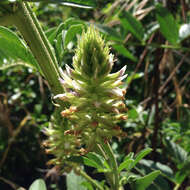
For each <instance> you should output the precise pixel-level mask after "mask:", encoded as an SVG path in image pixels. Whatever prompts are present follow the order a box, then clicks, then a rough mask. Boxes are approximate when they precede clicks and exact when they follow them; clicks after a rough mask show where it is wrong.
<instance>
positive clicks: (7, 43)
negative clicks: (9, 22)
mask: <svg viewBox="0 0 190 190" xmlns="http://www.w3.org/2000/svg"><path fill="white" fill-rule="evenodd" d="M16 65H24V66H27V67H31V68H33V69H36V70H38V71H40V68H39V66H38V64H37V62H36V60H35V58H34V57H33V55H32V53H31V52H30V50H29V49H28V47H27V46H26V45H25V44H24V43H23V41H22V40H21V39H20V38H19V37H18V36H17V35H16V34H15V33H14V32H12V31H11V30H9V29H8V28H6V27H3V26H0V69H6V68H9V67H11V66H16Z"/></svg>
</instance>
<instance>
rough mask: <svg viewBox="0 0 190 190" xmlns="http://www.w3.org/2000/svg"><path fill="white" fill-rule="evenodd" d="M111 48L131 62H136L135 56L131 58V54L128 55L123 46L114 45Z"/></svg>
mask: <svg viewBox="0 0 190 190" xmlns="http://www.w3.org/2000/svg"><path fill="white" fill-rule="evenodd" d="M112 46H113V48H114V49H115V50H116V51H117V52H119V53H120V54H122V55H123V56H125V57H127V58H129V59H131V60H132V61H134V62H136V61H137V58H136V57H135V56H133V54H132V53H130V52H129V51H128V50H127V49H126V48H125V47H124V46H123V45H121V44H114V45H112Z"/></svg>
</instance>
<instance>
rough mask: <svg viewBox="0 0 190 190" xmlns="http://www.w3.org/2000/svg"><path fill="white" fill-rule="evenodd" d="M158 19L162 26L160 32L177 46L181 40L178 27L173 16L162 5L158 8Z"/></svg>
mask: <svg viewBox="0 0 190 190" xmlns="http://www.w3.org/2000/svg"><path fill="white" fill-rule="evenodd" d="M156 18H157V20H158V23H159V24H160V31H161V33H162V34H163V36H164V37H165V38H166V39H167V40H168V41H169V42H170V43H171V44H174V45H175V44H177V43H178V40H179V32H178V25H177V23H176V21H175V19H174V17H173V16H172V14H171V13H170V12H169V11H168V10H167V9H166V8H164V7H162V6H161V5H157V6H156Z"/></svg>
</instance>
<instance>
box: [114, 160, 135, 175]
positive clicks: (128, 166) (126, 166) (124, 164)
mask: <svg viewBox="0 0 190 190" xmlns="http://www.w3.org/2000/svg"><path fill="white" fill-rule="evenodd" d="M133 162H134V160H133V159H126V160H125V161H124V162H122V163H121V164H120V165H119V168H118V172H121V171H122V170H123V169H126V170H127V171H130V170H131V166H132V164H133Z"/></svg>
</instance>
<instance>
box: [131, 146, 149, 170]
mask: <svg viewBox="0 0 190 190" xmlns="http://www.w3.org/2000/svg"><path fill="white" fill-rule="evenodd" d="M151 151H152V149H151V148H146V149H144V150H141V151H140V152H139V153H138V154H137V155H136V158H135V161H134V163H133V167H134V166H135V165H136V164H137V163H138V162H139V161H140V160H141V159H142V158H144V157H145V156H146V155H147V154H149V153H150V152H151Z"/></svg>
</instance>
